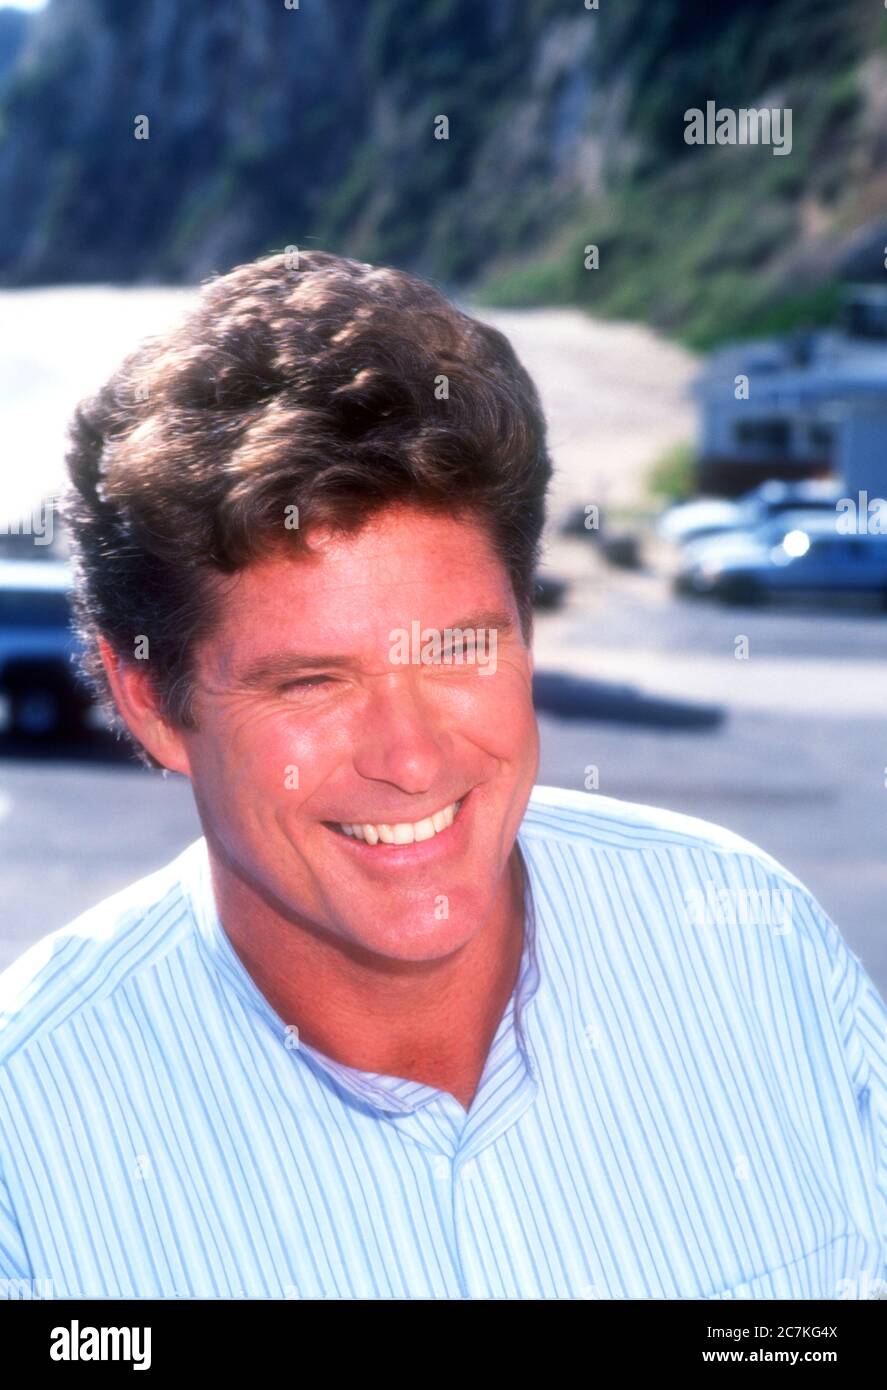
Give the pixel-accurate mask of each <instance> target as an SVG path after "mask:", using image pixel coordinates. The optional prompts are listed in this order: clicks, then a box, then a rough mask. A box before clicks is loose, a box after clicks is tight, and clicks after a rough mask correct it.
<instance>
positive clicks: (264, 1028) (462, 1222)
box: [0, 252, 887, 1298]
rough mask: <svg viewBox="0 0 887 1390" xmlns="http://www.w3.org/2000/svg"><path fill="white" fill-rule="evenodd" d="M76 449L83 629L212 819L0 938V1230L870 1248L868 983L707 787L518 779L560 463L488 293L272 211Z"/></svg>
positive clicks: (138, 719) (59, 1236)
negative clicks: (61, 921) (259, 251)
mask: <svg viewBox="0 0 887 1390" xmlns="http://www.w3.org/2000/svg"><path fill="white" fill-rule="evenodd" d="M68 464H69V470H70V475H71V489H70V496H69V499H68V506H67V512H68V521H69V525H70V529H71V533H72V539H73V545H74V555H75V564H76V584H77V590H76V592H77V611H78V617H79V623H80V628H81V631H82V634H83V638H84V641H85V644H86V653H87V655H86V666H87V670H88V672H89V674H90V676H91V678H92V680H93V682H94V685H95V688H96V690H97V691H98V693H99V694H100V696H101V697H102V698H103V699H104V700H105V702H106V705H107V707H108V710H109V712H111V713H112V714H113V717H114V718H115V719H116V720H117V721H118V723H119V725H120V727H121V728H124V729H126V730H127V732H128V734H129V735H130V736H131V737H132V739H133V740H134V743H135V746H136V747H137V748H138V750H139V751H140V753H141V756H142V757H143V759H144V760H145V761H146V762H147V763H148V764H149V765H150V766H151V767H153V768H167V769H171V770H173V771H175V772H178V773H180V774H182V775H184V776H185V777H187V778H189V779H190V781H191V784H192V787H193V792H194V797H195V800H196V804H197V808H198V811H199V815H200V821H201V825H202V829H203V835H202V837H201V838H200V839H199V840H198V841H196V842H195V843H194V844H193V845H191V846H189V847H188V848H187V849H186V850H185V851H183V853H182V854H181V855H180V856H179V857H178V858H177V859H175V860H174V861H173V862H172V863H171V864H169V865H167V866H165V867H164V868H162V869H161V870H159V871H158V872H157V873H155V874H153V875H151V876H150V877H148V878H146V879H144V880H142V881H140V882H139V883H136V884H134V885H132V886H131V887H129V888H127V889H125V890H124V891H123V892H121V893H119V894H117V895H116V896H114V897H112V898H109V899H108V900H107V901H105V902H103V903H101V904H99V905H98V906H97V907H95V908H94V909H92V910H91V911H89V912H87V913H86V914H85V915H84V916H82V917H81V918H79V919H77V920H76V921H74V922H73V923H71V924H70V925H69V926H68V927H66V928H64V929H63V930H61V931H59V932H56V933H54V934H53V935H51V936H49V937H46V938H44V940H43V941H41V942H39V943H38V944H37V945H36V946H34V947H33V948H32V949H31V950H30V951H29V952H27V953H26V954H25V955H24V956H23V957H21V959H20V960H19V961H18V962H16V963H15V964H14V965H13V966H12V967H11V968H10V969H9V970H8V971H7V972H6V973H5V975H3V976H2V977H0V1276H2V1277H3V1278H12V1279H17V1280H37V1279H40V1280H51V1281H52V1287H53V1291H54V1294H55V1296H56V1297H62V1296H64V1297H80V1296H87V1297H95V1296H111V1297H129V1296H135V1297H177V1296H197V1297H223V1298H237V1297H242V1296H247V1297H257V1298H285V1297H307V1298H323V1297H344V1298H412V1297H420V1298H462V1297H478V1298H487V1297H504V1298H540V1297H541V1298H588V1297H599V1298H732V1297H744V1298H775V1297H789V1298H807V1297H825V1298H842V1297H853V1298H867V1297H871V1296H873V1295H874V1294H876V1293H878V1292H879V1291H880V1290H881V1289H882V1288H884V1289H887V1284H882V1282H881V1281H882V1280H884V1279H885V1277H887V1269H885V1245H887V1236H885V1219H884V1217H885V1192H887V1178H885V1158H884V1155H885V1128H887V1116H885V1065H884V1030H885V1023H887V1019H885V1014H884V1008H883V1004H882V1002H881V1000H880V999H879V997H878V995H877V993H876V992H875V989H874V986H873V985H872V983H871V980H870V979H869V977H868V976H867V974H866V973H865V971H864V969H863V967H862V965H861V963H860V961H859V960H858V959H857V958H856V957H855V956H854V955H853V954H852V953H851V952H850V951H849V950H848V948H847V946H846V944H845V943H844V941H843V939H842V937H841V935H840V933H839V931H838V929H837V928H836V927H835V925H834V924H833V923H832V922H830V921H829V919H828V918H827V917H826V915H825V914H824V912H823V911H822V909H821V908H820V907H819V905H818V904H817V903H816V902H815V900H814V899H813V898H812V897H811V896H810V894H809V893H808V892H807V891H806V890H805V889H804V887H803V885H802V884H800V883H799V882H798V881H797V879H795V878H793V877H792V875H791V874H789V873H788V872H787V871H786V870H785V869H783V868H782V867H781V866H780V865H779V864H777V863H776V862H775V861H774V860H773V859H771V858H770V857H769V856H768V855H767V854H766V853H764V852H763V851H762V850H760V849H757V848H756V847H755V846H754V845H751V844H749V843H748V842H746V841H744V840H741V839H739V838H738V837H737V836H734V835H732V834H731V833H730V832H728V831H726V830H722V829H720V828H719V827H717V826H714V825H711V824H708V823H707V822H703V821H697V820H692V819H690V818H688V817H685V816H680V815H676V814H673V813H670V812H667V811H661V810H656V809H653V808H650V807H642V806H635V805H631V804H628V803H623V802H618V801H614V800H612V799H608V798H601V797H597V796H591V795H588V794H585V793H583V792H578V791H576V792H569V791H558V790H556V789H553V788H546V787H538V786H535V778H536V772H537V766H538V740H537V731H536V723H535V718H534V713H533V704H532V657H531V648H530V640H531V625H532V624H531V607H532V586H533V571H534V566H535V564H536V560H537V556H538V547H539V539H540V535H541V530H542V525H543V521H544V511H545V493H546V489H547V485H548V481H549V477H550V471H551V470H550V462H549V457H548V452H547V448H546V440H545V425H544V419H543V416H542V413H541V410H540V407H539V402H538V398H537V395H536V392H535V389H534V387H533V385H532V383H531V381H530V380H529V378H528V377H527V375H526V373H525V372H524V370H523V368H522V367H521V366H520V364H519V363H518V361H517V360H516V358H515V356H514V353H513V352H512V350H511V348H510V346H509V345H508V343H507V342H506V340H505V339H504V338H503V337H502V336H501V334H499V333H498V332H496V331H494V330H493V329H491V328H489V327H487V326H485V325H483V324H481V323H479V322H477V321H475V320H473V319H471V318H470V317H468V316H466V315H465V314H463V313H461V312H459V311H457V310H456V309H455V308H453V307H452V306H451V305H450V304H448V303H447V301H446V300H445V299H444V298H443V297H442V296H441V295H440V294H439V293H438V292H437V291H436V290H435V289H434V288H433V287H431V286H429V285H426V284H423V283H422V282H420V281H418V280H416V279H414V278H412V277H411V276H408V275H406V274H403V273H401V272H398V271H394V270H390V269H384V268H375V267H372V266H368V265H363V264H359V263H357V262H355V261H351V260H346V259H342V258H339V257H336V256H333V255H329V254H325V253H321V252H312V253H309V254H306V255H303V256H302V257H301V258H299V259H297V260H296V262H295V263H292V262H291V261H290V260H289V259H288V258H287V257H285V256H271V257H267V258H264V259H262V260H260V261H258V262H256V263H255V264H253V265H247V266H242V267H239V268H237V269H236V270H234V271H232V272H231V273H230V274H228V275H225V276H223V277H220V278H218V279H215V280H213V281H211V282H209V284H208V285H206V286H205V287H204V289H203V291H202V293H201V296H200V299H199V301H198V304H197V306H196V307H195V309H194V310H193V311H192V313H191V314H189V315H188V317H187V318H186V319H185V320H184V322H183V323H182V324H181V325H180V326H179V327H178V328H177V329H175V330H174V331H173V332H172V333H171V334H169V335H168V336H167V337H164V338H160V339H155V340H150V341H149V342H148V343H146V344H144V345H143V346H142V347H141V348H140V349H139V350H138V351H137V352H135V353H134V354H133V355H132V356H131V357H129V358H128V359H127V360H126V361H125V362H124V363H123V365H122V366H121V368H120V370H119V371H118V372H117V373H116V374H115V375H114V377H113V378H112V379H111V381H110V382H109V383H108V384H107V385H106V386H105V387H104V388H103V390H102V391H101V392H99V393H98V395H97V396H96V397H94V398H93V399H91V400H89V401H87V402H85V403H84V404H83V405H82V406H81V407H80V408H79V409H78V411H77V414H76V417H75V420H74V422H73V427H72V435H71V448H70V452H69V458H68ZM583 761H584V759H582V758H580V759H579V762H580V764H581V763H582V762H583Z"/></svg>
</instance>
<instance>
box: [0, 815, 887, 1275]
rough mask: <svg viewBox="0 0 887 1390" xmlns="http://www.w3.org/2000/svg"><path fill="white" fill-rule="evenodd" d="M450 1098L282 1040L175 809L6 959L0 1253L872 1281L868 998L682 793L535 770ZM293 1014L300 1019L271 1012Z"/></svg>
mask: <svg viewBox="0 0 887 1390" xmlns="http://www.w3.org/2000/svg"><path fill="white" fill-rule="evenodd" d="M518 842H519V845H520V849H521V852H522V855H523V858H524V861H525V863H526V866H527V871H528V884H527V892H528V907H530V908H532V911H530V912H529V913H528V920H527V930H526V933H525V941H524V954H523V959H522V962H521V968H520V973H519V978H518V983H517V986H516V988H515V991H514V994H513V996H512V999H511V1001H510V1003H509V1006H508V1008H507V1009H506V1011H505V1013H504V1015H503V1017H502V1020H501V1023H500V1026H499V1029H498V1032H497V1033H496V1036H495V1039H494V1041H493V1044H492V1047H491V1050H490V1053H489V1056H488V1059H487V1063H486V1068H485V1070H484V1074H483V1077H482V1080H481V1083H480V1087H479V1089H478V1091H477V1094H476V1096H475V1098H474V1101H473V1102H472V1104H471V1107H470V1109H469V1111H468V1112H467V1114H466V1112H465V1111H464V1110H463V1108H462V1107H461V1106H460V1105H459V1103H458V1102H457V1101H456V1100H455V1099H454V1097H453V1096H451V1095H449V1094H447V1093H445V1092H442V1091H439V1090H437V1089H435V1088H434V1087H431V1086H426V1085H422V1084H419V1083H416V1082H414V1081H407V1080H404V1079H402V1078H397V1077H390V1076H380V1075H376V1074H370V1073H368V1072H363V1071H358V1070H355V1069H352V1068H349V1067H347V1066H342V1065H339V1064H337V1063H336V1062H334V1061H332V1060H331V1059H329V1058H328V1057H326V1056H324V1055H322V1054H321V1053H320V1052H318V1051H316V1050H315V1049H313V1048H311V1047H308V1046H307V1045H305V1044H304V1043H303V1044H301V1045H299V1044H298V1040H297V1039H296V1038H294V1036H293V1035H292V1032H291V1031H290V1032H289V1033H288V1032H287V1030H286V1027H285V1025H284V1024H283V1022H282V1021H281V1019H280V1018H279V1016H278V1015H277V1014H276V1013H275V1012H274V1010H273V1009H272V1008H271V1006H270V1004H269V1003H268V1001H267V1000H266V999H265V997H264V995H262V993H261V992H260V991H259V989H258V987H257V986H256V985H255V984H254V982H253V981H252V979H251V977H250V976H249V974H248V972H247V971H246V969H245V968H244V966H243V965H242V964H241V962H240V960H239V958H238V956H237V955H236V953H235V952H234V950H233V947H232V946H231V944H230V942H229V941H228V939H227V937H226V936H225V934H224V932H223V931H222V929H221V926H220V923H219V919H218V916H217V914H216V911H215V907H214V902H213V897H212V891H211V887H210V882H209V878H208V864H207V857H206V846H205V842H204V841H203V840H202V839H201V840H197V841H196V842H195V843H194V844H193V845H191V846H190V847H189V848H188V849H187V850H185V851H184V853H183V854H181V855H180V856H179V857H178V858H177V859H175V860H174V861H173V862H172V863H171V864H169V865H168V866H167V867H166V868H164V869H162V870H161V871H159V872H158V873H155V874H152V875H151V876H150V877H148V878H145V879H142V880H141V881H139V882H138V883H136V884H134V885H132V886H131V887H130V888H127V889H126V890H124V891H123V892H122V893H118V894H117V895H115V896H114V897H111V898H108V899H107V900H106V901H105V902H103V903H101V904H99V906H97V907H95V908H93V909H92V910H91V911H89V912H87V913H85V914H84V915H83V916H82V917H80V918H78V919H77V920H76V921H75V922H73V923H72V924H70V925H69V926H68V927H66V928H63V929H62V930H61V931H58V932H55V933H53V934H52V935H51V936H48V937H45V938H44V939H43V940H42V941H40V942H38V943H37V944H36V945H35V946H33V947H32V948H31V949H30V950H29V951H28V952H26V953H25V955H24V956H22V957H20V958H19V960H18V961H17V962H15V963H14V964H13V965H12V966H11V967H10V968H9V969H8V970H7V971H6V972H5V973H4V974H3V975H2V976H0V1277H2V1278H4V1279H30V1280H34V1281H46V1280H51V1281H52V1282H51V1292H52V1294H53V1295H54V1296H55V1297H81V1296H86V1297H91V1296H92V1297H101V1296H112V1297H133V1296H135V1297H145V1296H150V1297H194V1296H197V1297H225V1298H228V1297H234V1298H239V1297H255V1298H286V1297H294V1298H296V1297H302V1298H324V1297H332V1298H348V1299H351V1298H603V1299H606V1298H639V1299H645V1298H666V1299H674V1298H812V1297H816V1298H848V1297H849V1298H870V1297H873V1296H878V1293H879V1292H880V1291H881V1290H887V1285H885V1284H883V1283H882V1281H884V1280H887V1220H885V1210H887V1172H885V1168H887V1163H885V1154H887V1066H885V1029H887V1013H885V1008H884V1004H883V1003H882V1001H881V999H880V998H879V996H878V994H877V992H876V990H875V987H874V985H873V983H872V982H871V980H870V979H869V977H868V975H867V974H866V973H865V971H864V970H863V968H862V966H861V963H860V961H859V960H858V959H857V957H856V956H855V955H854V954H853V953H852V952H851V951H850V950H849V948H848V946H847V944H846V943H845V942H844V940H843V938H842V937H841V935H840V933H839V931H838V929H837V928H836V927H835V926H834V924H833V923H832V922H831V921H830V920H829V919H828V917H827V916H826V915H825V913H824V912H823V910H822V909H821V908H820V907H819V906H818V904H817V903H816V901H815V900H814V899H813V898H812V897H811V896H810V894H809V893H808V892H807V891H806V890H805V889H804V887H803V886H802V885H801V884H800V883H799V882H798V880H797V879H796V878H794V877H793V876H792V875H791V874H789V873H788V872H787V870H785V869H784V868H782V867H781V866H780V865H779V864H778V863H776V861H774V860H773V859H772V858H771V857H770V856H769V855H767V854H765V853H764V852H763V851H762V850H760V849H758V848H756V847H755V846H754V845H751V844H749V843H748V842H747V841H745V840H742V839H740V838H739V837H737V836H735V835H733V834H732V833H731V832H729V831H726V830H723V829H721V828H720V827H718V826H715V825H712V824H710V823H708V822H705V821H701V820H695V819H692V818H689V817H686V816H682V815H677V814H674V813H672V812H669V811H662V810H657V809H655V808H651V807H646V806H637V805H634V804H631V803H628V802H622V801H617V800H613V799H610V798H605V797H601V796H597V795H591V794H587V793H584V792H568V791H561V790H558V789H555V788H550V787H537V788H536V789H535V790H534V793H533V796H532V798H531V801H530V804H529V806H528V808H527V812H526V815H525V817H524V820H523V823H522V826H521V829H520V833H519V837H518ZM294 1042H295V1043H296V1045H295V1046H294V1045H293V1043H294Z"/></svg>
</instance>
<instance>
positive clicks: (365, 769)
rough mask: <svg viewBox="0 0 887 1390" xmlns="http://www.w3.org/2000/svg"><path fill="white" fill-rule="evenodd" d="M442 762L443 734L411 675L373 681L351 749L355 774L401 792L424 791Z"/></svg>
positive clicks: (443, 757)
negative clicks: (353, 747)
mask: <svg viewBox="0 0 887 1390" xmlns="http://www.w3.org/2000/svg"><path fill="white" fill-rule="evenodd" d="M444 762H445V750H444V746H443V738H442V735H441V733H440V730H439V729H438V728H437V727H436V725H435V721H434V716H433V712H432V709H431V706H430V702H429V701H428V700H427V698H423V696H422V693H421V691H420V690H419V689H418V683H417V682H416V681H415V679H413V678H412V673H409V672H404V671H401V672H397V673H393V674H390V675H387V676H385V677H384V679H382V680H380V681H378V683H374V689H373V692H372V696H371V698H370V700H369V701H368V703H367V705H366V706H365V707H364V710H363V716H362V727H361V729H360V731H359V735H358V739H357V747H356V749H355V756H354V767H355V770H356V771H357V772H358V773H359V774H360V776H361V777H366V778H368V779H370V780H371V781H375V782H390V783H391V784H392V785H393V786H396V787H399V788H400V789H401V790H402V791H405V792H425V791H428V790H429V788H430V787H432V786H433V785H434V782H435V781H436V779H437V778H438V777H439V775H440V773H441V770H442V768H443V766H444Z"/></svg>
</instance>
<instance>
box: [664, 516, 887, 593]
mask: <svg viewBox="0 0 887 1390" xmlns="http://www.w3.org/2000/svg"><path fill="white" fill-rule="evenodd" d="M840 521H841V518H840V517H839V516H838V515H837V514H836V513H835V512H832V513H827V512H786V513H784V514H783V515H781V516H778V517H776V518H774V519H773V520H771V521H768V522H765V523H764V524H763V525H761V526H758V527H756V528H754V529H752V530H749V531H741V532H731V533H729V534H726V535H723V536H718V537H711V538H710V539H709V540H707V541H700V542H697V543H696V544H695V545H693V546H689V547H688V548H687V553H686V555H685V559H684V563H683V565H682V567H681V569H680V570H679V571H678V573H677V575H676V578H675V588H676V589H677V591H678V592H679V593H684V594H695V595H700V596H704V595H709V596H711V597H714V598H718V599H721V600H722V601H723V602H725V603H761V602H764V601H766V600H768V599H771V598H775V597H778V596H780V595H786V596H798V595H801V594H808V595H816V596H825V595H831V596H835V595H849V594H870V595H875V596H876V597H878V598H879V599H880V600H881V602H882V604H883V605H884V606H885V607H887V536H884V535H878V534H861V535H854V534H851V535H847V534H844V533H843V532H842V531H840V530H839V529H838V528H839V523H840Z"/></svg>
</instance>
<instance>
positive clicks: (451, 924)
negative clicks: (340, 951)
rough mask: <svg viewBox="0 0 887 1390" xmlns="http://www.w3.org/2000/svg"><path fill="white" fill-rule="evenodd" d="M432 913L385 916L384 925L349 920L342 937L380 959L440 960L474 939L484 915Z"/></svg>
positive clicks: (405, 960) (442, 907)
mask: <svg viewBox="0 0 887 1390" xmlns="http://www.w3.org/2000/svg"><path fill="white" fill-rule="evenodd" d="M446 907H447V905H446V904H441V905H439V907H438V909H437V910H440V911H445V910H446ZM435 910H436V909H435V908H434V907H432V908H431V910H430V911H423V912H416V911H415V909H413V910H412V911H411V912H407V913H404V914H403V916H402V917H397V916H394V917H393V916H392V915H391V914H390V912H388V913H386V914H385V921H384V925H380V921H379V918H378V917H374V918H373V919H372V920H369V921H366V922H359V921H355V920H354V919H353V918H352V920H351V921H350V922H349V923H348V924H347V928H346V930H345V933H343V934H347V939H348V941H349V942H350V943H351V944H352V945H353V946H355V947H357V948H358V949H360V950H362V951H365V952H369V953H370V954H371V955H374V956H378V957H380V958H381V959H385V960H389V961H404V962H407V961H415V962H418V961H434V960H444V959H446V957H447V956H450V955H452V954H453V952H454V951H458V950H459V949H460V948H461V947H463V946H465V945H466V944H467V943H468V942H469V941H470V940H471V939H472V937H473V936H475V934H476V933H477V931H478V928H479V925H480V924H481V923H482V922H483V920H484V915H485V914H483V913H481V915H475V914H473V913H472V914H470V915H469V914H468V913H464V912H460V913H459V915H458V917H457V918H455V919H454V918H453V917H447V916H440V917H435V916H434V912H435ZM487 910H489V909H487Z"/></svg>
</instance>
